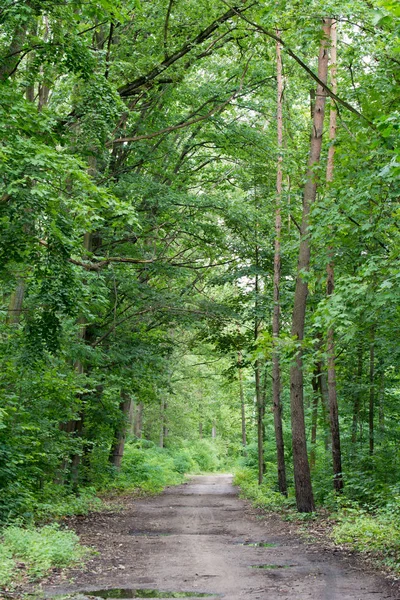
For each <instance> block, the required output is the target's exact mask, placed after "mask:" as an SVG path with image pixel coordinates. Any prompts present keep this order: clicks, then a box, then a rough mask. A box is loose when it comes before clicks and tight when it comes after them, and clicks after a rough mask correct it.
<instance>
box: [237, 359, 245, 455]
mask: <svg viewBox="0 0 400 600" xmlns="http://www.w3.org/2000/svg"><path fill="white" fill-rule="evenodd" d="M238 364H239V397H240V412H241V421H242V446H243V454H244V455H245V456H246V447H247V436H246V405H245V402H244V393H243V368H242V353H241V351H240V350H239V352H238Z"/></svg>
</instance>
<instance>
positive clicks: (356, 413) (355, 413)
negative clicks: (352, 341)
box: [351, 344, 363, 445]
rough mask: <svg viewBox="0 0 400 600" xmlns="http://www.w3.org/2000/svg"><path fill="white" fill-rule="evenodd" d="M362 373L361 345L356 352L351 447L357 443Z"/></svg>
mask: <svg viewBox="0 0 400 600" xmlns="http://www.w3.org/2000/svg"><path fill="white" fill-rule="evenodd" d="M362 373H363V347H362V344H360V345H359V346H358V352H357V374H356V385H357V389H356V391H355V394H354V406H353V427H352V433H351V442H352V444H353V445H355V444H356V443H357V430H358V423H359V420H360V408H361V389H362V388H361V386H362Z"/></svg>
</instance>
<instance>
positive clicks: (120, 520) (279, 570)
mask: <svg viewBox="0 0 400 600" xmlns="http://www.w3.org/2000/svg"><path fill="white" fill-rule="evenodd" d="M292 527H293V526H292V525H291V524H290V523H285V522H282V521H281V520H280V519H279V518H278V517H274V516H272V517H262V516H261V515H260V514H258V513H257V511H255V510H253V509H252V508H251V507H250V506H249V504H248V503H247V502H246V501H244V500H240V499H239V498H238V497H237V489H236V488H234V487H233V486H232V477H231V476H230V475H211V476H198V477H193V478H192V479H191V480H190V481H189V482H188V483H186V484H183V485H180V486H177V487H172V488H169V489H167V490H165V491H164V493H163V494H161V495H160V496H156V497H152V498H145V499H139V500H138V499H129V498H126V499H125V507H124V508H123V510H122V511H120V512H113V513H112V512H109V513H107V512H105V513H98V514H92V515H89V516H88V517H81V518H78V519H75V522H74V528H75V529H76V531H77V532H78V534H79V535H80V537H81V541H82V542H83V543H84V544H88V545H90V546H92V547H95V548H97V549H98V551H99V554H98V555H97V556H94V557H93V558H91V559H90V560H89V562H88V563H87V564H86V568H85V570H82V571H79V570H75V571H71V570H70V571H68V572H67V573H66V574H57V573H54V574H53V576H52V578H51V579H48V580H47V581H46V582H44V584H43V587H42V590H43V591H44V595H45V598H51V597H53V596H55V595H58V594H67V593H74V592H78V591H80V592H84V593H85V594H87V595H89V594H90V592H93V591H97V590H101V589H106V590H109V589H111V588H122V589H123V590H125V591H123V592H122V596H123V595H125V597H127V596H130V597H139V596H141V595H142V596H141V597H158V598H164V597H178V596H174V595H171V592H174V593H176V592H188V593H189V594H190V596H189V597H190V598H193V599H194V598H196V597H197V598H198V597H200V594H205V593H208V594H211V595H212V596H211V597H213V598H215V599H216V598H218V597H223V598H226V599H227V600H244V599H246V600H372V599H373V600H383V599H384V598H397V599H399V598H400V595H399V593H398V591H397V592H396V590H395V589H394V588H393V586H391V585H390V583H389V582H388V581H387V580H386V579H385V578H384V576H383V575H379V574H374V573H368V572H366V571H365V568H364V567H363V566H362V564H359V563H358V562H357V560H355V559H354V558H353V557H351V556H346V555H345V554H344V553H341V552H335V551H334V550H333V549H329V548H322V547H321V546H312V545H311V546H309V545H307V544H305V543H304V542H303V541H302V540H301V539H300V538H299V537H298V536H297V535H296V534H295V532H293V531H292ZM261 542H262V543H264V544H266V545H264V546H260V545H258V544H259V543H261ZM71 578H73V579H71ZM36 589H37V588H36ZM129 590H132V591H129ZM147 590H157V592H154V595H153V596H151V595H146V594H152V593H153V592H150V591H147ZM163 592H164V593H165V596H163ZM167 592H169V594H167ZM156 594H157V596H156ZM122 596H121V592H119V593H118V592H112V593H111V594H109V597H122Z"/></svg>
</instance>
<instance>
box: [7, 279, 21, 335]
mask: <svg viewBox="0 0 400 600" xmlns="http://www.w3.org/2000/svg"><path fill="white" fill-rule="evenodd" d="M24 295H25V282H24V281H23V280H22V279H20V280H19V281H18V283H17V287H16V289H15V291H14V292H13V293H12V294H11V298H10V304H9V308H8V316H7V323H8V324H9V325H18V323H19V321H20V318H21V314H22V306H23V303H24Z"/></svg>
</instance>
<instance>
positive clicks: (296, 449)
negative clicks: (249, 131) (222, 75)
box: [290, 19, 331, 512]
mask: <svg viewBox="0 0 400 600" xmlns="http://www.w3.org/2000/svg"><path fill="white" fill-rule="evenodd" d="M330 25H331V19H324V22H323V34H324V35H323V38H322V40H321V46H320V52H319V57H318V77H319V79H320V80H321V81H322V82H323V83H326V81H327V74H328V40H329V37H330ZM325 102H326V92H325V89H324V88H323V87H322V86H321V85H320V84H318V86H317V93H316V101H315V109H314V118H313V128H312V134H311V144H310V155H309V159H308V170H307V180H306V184H305V187H304V196H303V216H302V223H301V241H300V249H299V261H298V267H297V278H296V288H295V295H294V307H293V319H292V332H291V333H292V336H293V338H294V339H296V340H297V341H298V343H299V347H298V350H297V352H296V357H295V364H294V365H293V366H292V367H291V369H290V406H291V424H292V446H293V465H294V482H295V491H296V504H297V509H298V510H299V511H300V512H312V511H313V510H314V498H313V492H312V485H311V475H310V465H309V464H308V457H307V443H306V429H305V421H304V391H303V357H302V348H301V343H302V341H303V337H304V325H305V315H306V303H307V295H308V284H307V281H305V280H304V273H305V272H307V271H308V269H309V266H310V240H309V231H308V219H309V213H310V207H311V205H312V203H313V202H314V201H315V198H316V193H317V181H316V173H315V167H316V166H318V164H319V160H320V155H321V145H322V134H323V124H324V114H325Z"/></svg>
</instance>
